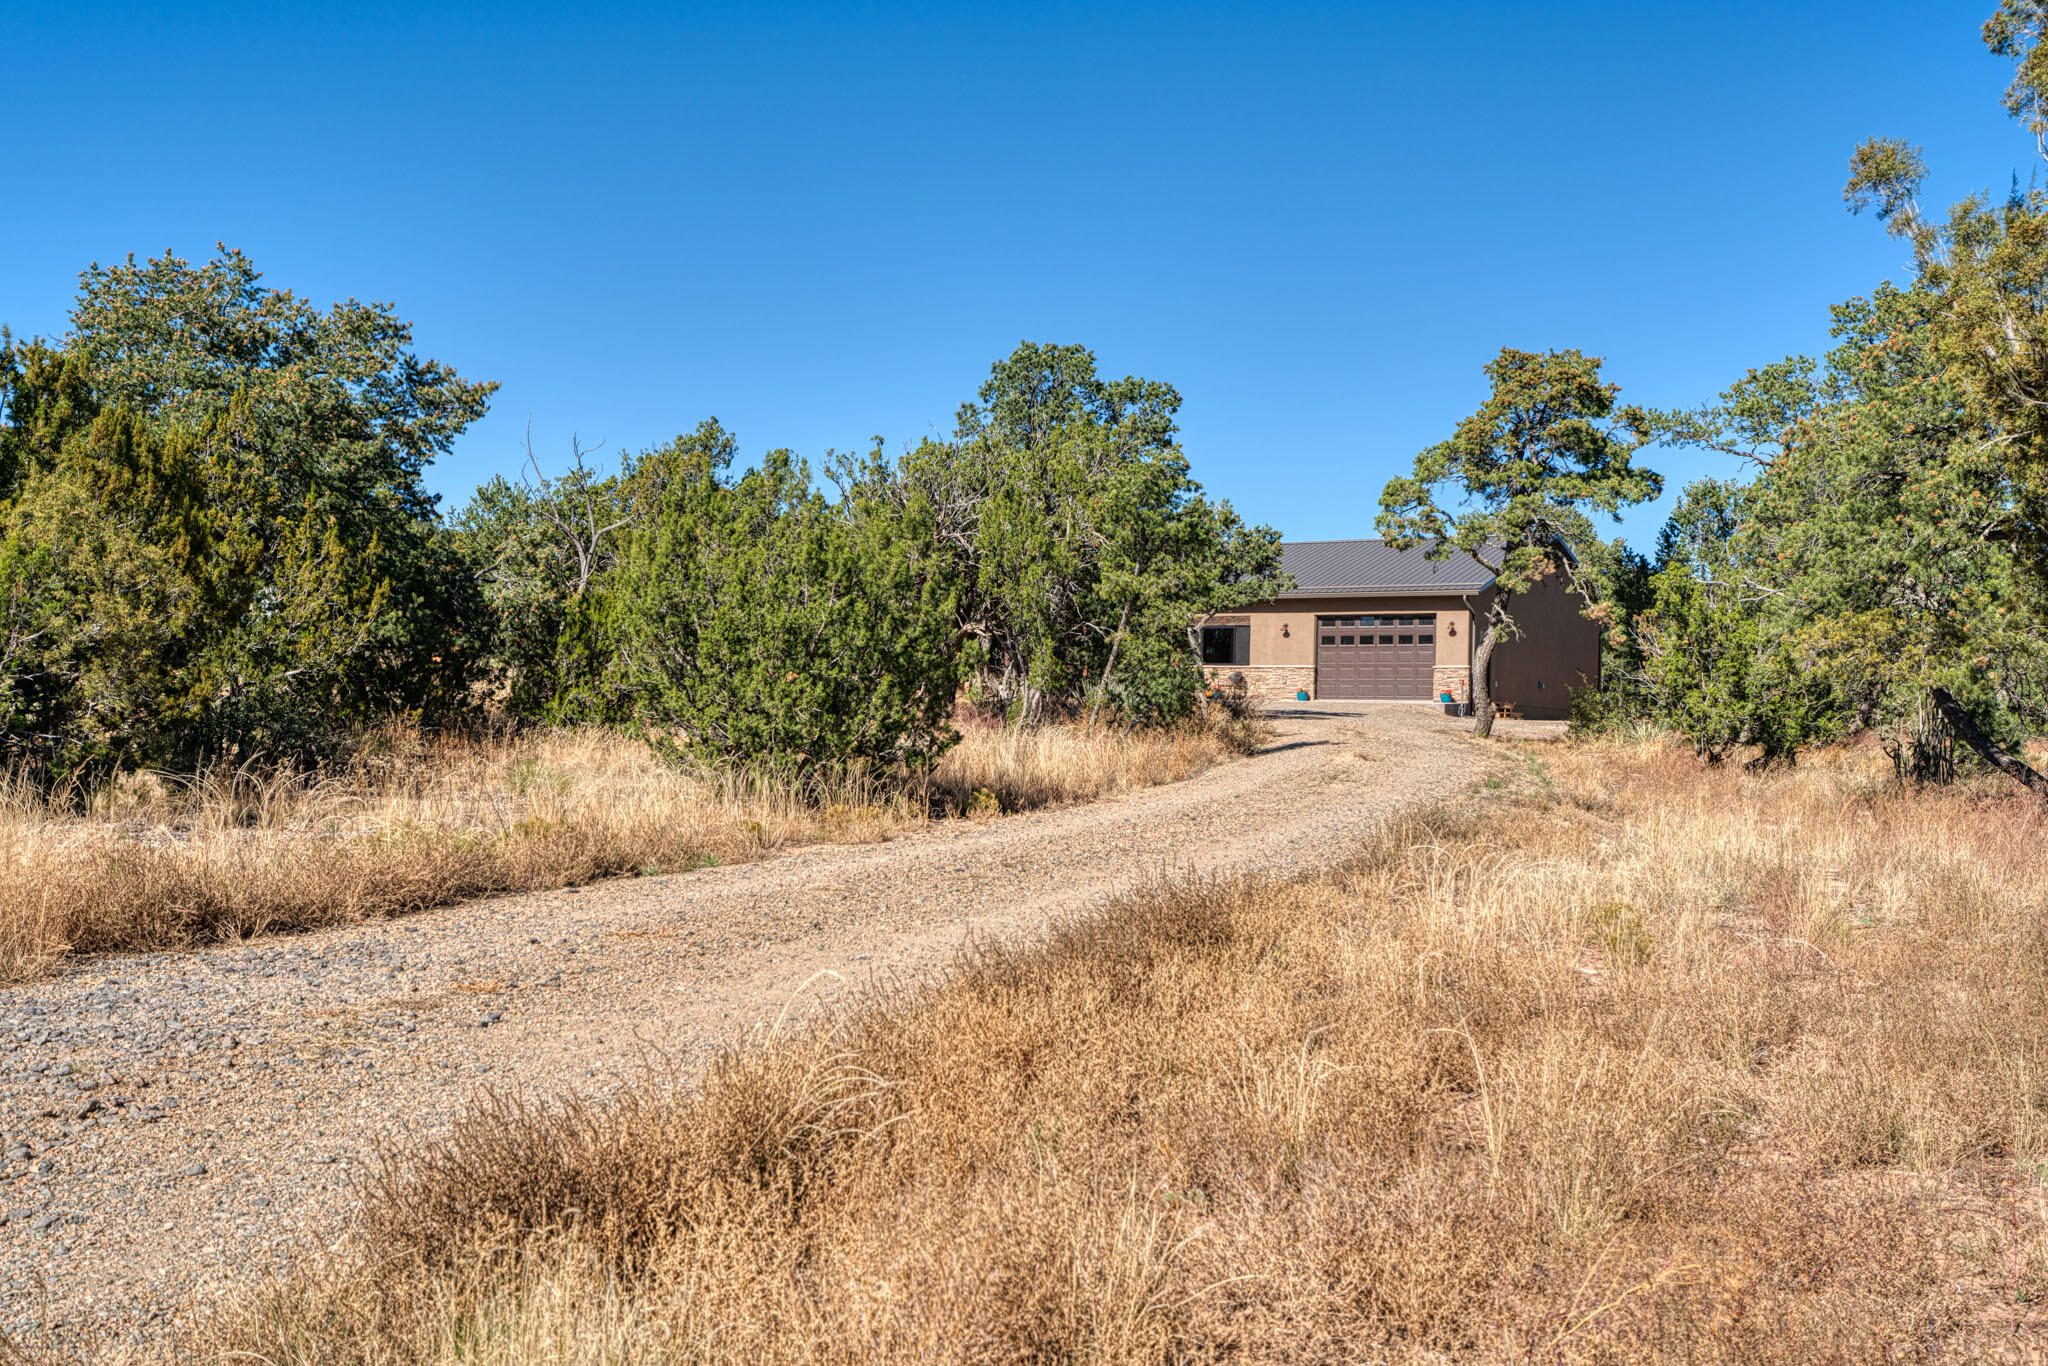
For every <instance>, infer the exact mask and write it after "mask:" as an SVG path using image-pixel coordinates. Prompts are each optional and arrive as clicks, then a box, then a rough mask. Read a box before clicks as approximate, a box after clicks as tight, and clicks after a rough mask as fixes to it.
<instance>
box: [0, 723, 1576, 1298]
mask: <svg viewBox="0 0 2048 1366" xmlns="http://www.w3.org/2000/svg"><path fill="white" fill-rule="evenodd" d="M1468 726H1469V723H1463V722H1453V721H1450V720H1448V719H1446V718H1444V717H1442V716H1440V715H1437V714H1435V713H1433V712H1432V711H1430V710H1429V709H1426V708H1423V707H1418V706H1402V705H1389V704H1380V705H1377V706H1375V705H1372V704H1344V703H1324V704H1314V703H1311V704H1308V705H1306V706H1303V707H1300V708H1294V709H1289V710H1286V711H1282V712H1280V713H1278V714H1277V715H1276V716H1275V718H1274V730H1275V738H1274V740H1273V742H1272V743H1271V744H1270V745H1269V746H1268V747H1267V749H1266V750H1265V751H1264V752H1263V753H1261V754H1259V755H1256V756H1254V757H1253V758H1250V759H1248V760H1245V761H1244V762H1241V763H1233V764H1229V765H1225V766H1223V767H1221V768H1217V769H1214V770H1211V771H1209V772H1207V773H1204V774H1200V775H1198V776H1196V777H1194V778H1191V779H1188V780H1187V781H1185V782H1181V783H1176V784H1173V785H1171V786H1168V787H1160V788H1153V789H1149V790H1147V791H1143V792H1139V793H1134V794H1131V795H1128V796H1123V797H1118V798H1112V799H1109V800H1105V801H1101V802H1097V803H1093V804H1090V805H1087V806H1079V807H1072V808H1068V809H1066V810H1062V811H1054V812H1044V813H1037V814H1029V815H1019V816H1010V817H1005V818H1001V819H998V820H993V821H986V822H979V823H976V822H968V821H949V822H944V823H941V824H938V825H935V826H932V827H928V828H925V829H922V830H919V831H915V832H913V833H911V834H909V835H906V836H902V837H898V838H895V839H891V840H889V841H887V842H885V843H881V844H871V845H857V846H846V845H836V846H813V847H810V848H805V849H799V850H795V851H792V852H789V853H785V854H780V855H777V856H774V857H771V858H767V859H763V860H762V861H760V862H758V863H752V864H745V865H741V866H737V867H731V868H711V869H703V870H700V871H696V872H690V873H678V874H672V875H669V876H665V877H650V878H640V879H629V880H624V881H618V882H612V883H606V884H601V885H598V886H595V887H591V888H586V889H584V890H582V891H580V892H578V891H565V892H542V893H534V894H530V895H523V896H513V897H504V898H499V899H496V900H491V901H480V902H473V903H470V904H467V905H462V906H456V907H451V908H448V909H446V910H441V911H435V912H431V913H428V914H423V915H417V916H412V917H408V918H405V919H399V920H387V921H378V922H375V923H371V924H365V925H359V926H353V927H348V928H342V929H334V930H325V931H320V932H317V933H312V934H305V935H297V936H292V937H289V938H285V937H279V938H270V939H259V940H253V941H250V942H248V943H244V944H235V945H227V946H221V947H217V948H208V949H202V950H196V951H189V952H180V953H168V954H109V955H103V956H97V957H92V958H84V959H79V960H77V961H75V962H74V963H73V964H72V965H71V966H70V968H69V969H68V970H67V971H66V972H65V973H64V975H63V976H61V977H58V978H55V979H52V980H47V981H43V982H37V983H32V984H29V985H26V986H21V987H13V988H7V989H0V1154H4V1156H0V1291H4V1299H0V1327H5V1328H7V1329H9V1330H13V1331H21V1330H34V1329H35V1328H37V1327H38V1326H41V1327H44V1328H54V1329H58V1330H63V1331H66V1332H75V1331H78V1330H81V1329H89V1330H91V1331H94V1332H95V1333H104V1334H110V1335H112V1336H114V1337H116V1338H118V1337H121V1336H125V1335H128V1334H138V1333H139V1334H143V1335H151V1334H153V1333H154V1332H156V1331H158V1330H160V1329H161V1327H162V1326H163V1325H164V1324H165V1323H166V1321H168V1320H170V1319H172V1318H173V1317H174V1316H176V1315H177V1314H179V1313H180V1312H181V1311H182V1310H185V1309H189V1308H190V1307H191V1306H192V1305H194V1304H195V1303H198V1302H201V1301H203V1300H204V1298H205V1297H207V1296H209V1295H211V1294H214V1293H217V1292H218V1291H219V1290H220V1289H221V1288H223V1287H224V1286H227V1285H230V1284H232V1283H233V1282H235V1281H236V1280H238V1279H244V1278H247V1277H249V1276H251V1275H256V1274H260V1273H262V1272H263V1271H265V1270H268V1269H270V1268H273V1267H280V1266H283V1265H285V1264H286V1263H287V1262H288V1261H289V1260H290V1259H291V1258H292V1257H293V1256H294V1255H296V1254H298V1253H300V1252H302V1251H303V1250H304V1249H305V1248H308V1247H312V1246H317V1245H319V1244H321V1243H322V1242H325V1241H331V1240H332V1239H333V1238H335V1237H336V1236H338V1235H339V1234H340V1233H341V1231H342V1230H343V1229H344V1228H345V1226H346V1216H347V1211H348V1209H349V1208H350V1205H351V1202H352V1194H351V1188H352V1185H353V1183H354V1182H356V1181H357V1180H358V1179H359V1177H360V1176H361V1174H362V1173H363V1172H364V1170H365V1164H366V1163H367V1162H368V1161H370V1160H371V1159H372V1158H373V1157H374V1154H375V1152H376V1150H377V1148H378V1147H379V1146H380V1145H384V1144H392V1143H404V1142H406V1141H408V1140H409V1139H410V1138H412V1137H415V1136H418V1135H422V1134H431V1133H433V1132H436V1131H438V1130H440V1129H442V1128H443V1127H444V1126H445V1125H446V1124H447V1122H448V1121H449V1120H450V1119H451V1118H453V1117H454V1116H455V1115H456V1114H457V1113H458V1112H459V1111H460V1110H461V1109H462V1107H463V1106H464V1104H465V1103H466V1102H467V1101H469V1100H470V1099H471V1098H472V1097H474V1095H475V1094H476V1092H477V1090H478V1088H480V1087H500V1088H504V1087H513V1086H518V1087H524V1088H526V1089H528V1090H529V1091H534V1092H539V1093H549V1092H559V1091H562V1090H567V1089H575V1090H579V1091H582V1092H585V1093H603V1092H606V1091H610V1090H613V1089H615V1088H616V1087H617V1086H619V1085H620V1084H622V1083H624V1082H627V1081H629V1080H630V1079H631V1078H632V1077H633V1076H635V1075H636V1074H639V1073H640V1072H642V1071H643V1070H644V1068H645V1067H646V1066H647V1065H648V1064H649V1062H650V1061H653V1060H662V1061H666V1062H669V1063H676V1062H680V1063H682V1064H684V1065H689V1064H690V1063H692V1062H694V1061H696V1060H699V1059H701V1058H702V1057H703V1056H705V1055H706V1054H707V1053H708V1052H709V1051H710V1050H712V1049H714V1048H716V1047H717V1046H718V1045H720V1044H722V1043H725V1042H728V1041H730V1040H732V1039H734V1038H735V1037H742V1036H744V1035H745V1034H746V1033H747V1031H749V1030H751V1029H755V1028H758V1027H761V1026H764V1025H767V1024H771V1023H772V1022H773V1021H774V1020H775V1019H776V1018H777V1016H778V1015H779V1014H780V1013H781V1012H782V1011H783V1010H784V1009H785V1007H787V1006H789V1005H790V1004H791V1003H792V1002H793V1001H795V1002H797V1003H798V1009H810V1008H815V1007H816V1006H817V1005H818V1004H821V1003H824V1002H826V1001H829V1000H830V999H831V998H832V997H833V995H834V994H835V993H838V992H843V991H846V990H848V989H851V988H853V987H855V986H857V985H858V984H860V983H863V982H866V981H868V980H871V979H872V978H874V977H877V976H881V977H906V976H915V975H917V974H920V973H924V972H927V971H929V970H931V969H933V968H934V967H937V966H940V965H942V964H943V963H945V962H946V961H947V959H948V958H949V957H950V956H951V955H952V954H953V953H954V952H955V951H956V950H957V949H958V947H959V946H960V944H961V943H962V941H963V940H964V939H966V938H967V937H969V936H970V935H974V936H982V937H998V936H1007V935H1014V934H1019V933H1029V932H1031V931H1034V930H1037V929H1040V928H1042V927H1044V926H1045V925H1046V924H1047V923H1048V921H1050V920H1052V919H1054V918H1056V917H1058V916H1060V915H1063V914H1067V913H1072V912H1075V911H1082V910H1086V909H1088V908H1090V907H1093V906H1098V905H1100V904H1102V903H1103V902H1104V901H1106V900H1108V899H1110V898H1111V897H1113V896H1115V895H1117V894H1118V893H1121V892H1124V891H1126V890H1128V889H1130V888H1131V887H1133V886H1134V885H1137V884H1141V883H1143V882H1145V881H1147V880H1150V879H1154V878H1158V877H1161V876H1173V875H1180V874H1186V873H1191V872H1200V873H1212V872H1228V871H1234V870H1277V871H1289V872H1291V871H1297V870H1308V869H1311V868H1315V867H1319V866H1322V865H1325V864H1329V863H1333V862H1336V861H1338V860H1341V859H1342V858H1343V857H1345V856H1346V855H1347V854H1348V853H1349V852H1350V851H1352V850H1354V849H1355V848H1356V847H1357V846H1358V845H1359V843H1360V841H1361V840H1362V839H1363V838H1364V837H1366V836H1367V835H1368V834H1369V833H1370V832H1371V831H1372V829H1373V828H1374V827H1375V826H1377V825H1378V824H1379V823H1380V822H1381V821H1383V820H1384V819H1386V817H1387V816H1388V815H1389V814H1391V813H1393V812H1395V811H1398V810H1400V809H1402V808H1405V807H1408V806H1412V805H1415V804H1418V803H1424V802H1428V801H1431V800H1434V799H1439V798H1443V797H1448V796H1452V795H1455V794H1457V793H1460V792H1462V791H1465V790H1468V789H1469V788H1470V787H1471V785H1472V784H1473V783H1474V782H1475V781H1476V780H1478V779H1479V778H1480V777H1482V776H1484V775H1485V774H1486V773H1488V772H1490V771H1492V770H1493V768H1494V767H1495V766H1496V765H1498V764H1499V763H1500V762H1501V761H1500V759H1499V758H1498V757H1497V756H1498V755H1499V751H1498V750H1497V749H1492V748H1490V747H1488V746H1484V745H1481V744H1479V743H1478V742H1475V741H1473V740H1471V739H1470V738H1469V735H1468V734H1467V728H1468ZM1503 729H1504V730H1506V731H1508V732H1510V733H1516V732H1519V733H1522V734H1529V735H1535V734H1546V733H1551V732H1554V730H1555V729H1556V728H1555V727H1544V726H1542V725H1540V724H1538V723H1519V724H1516V723H1510V724H1509V725H1507V726H1505V727H1503ZM821 974H822V975H821ZM835 974H836V975H835Z"/></svg>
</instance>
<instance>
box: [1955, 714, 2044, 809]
mask: <svg viewBox="0 0 2048 1366" xmlns="http://www.w3.org/2000/svg"><path fill="white" fill-rule="evenodd" d="M1934 705H1935V706H1937V707H1939V708H1941V714H1942V717H1943V718H1944V719H1945V720H1947V722H1948V724H1949V729H1951V730H1953V731H1954V732H1955V733H1956V734H1957V735H1958V736H1960V737H1961V738H1962V741H1963V743H1964V744H1966V745H1968V746H1969V747H1970V748H1971V749H1974V750H1976V751H1977V753H1978V754H1979V755H1980V756H1982V757H1983V760H1984V762H1985V763H1987V764H1989V765H1991V766H1992V767H1993V768H1995V769H1997V770H1998V771H1999V772H2001V773H2004V774H2005V775H2006V776H2008V777H2010V778H2012V779H2014V780H2015V781H2017V782H2018V783H2020V784H2021V785H2022V786H2024V787H2026V788H2027V789H2029V790H2030V791H2032V792H2033V794H2034V795H2035V796H2037V797H2040V798H2042V799H2043V800H2048V778H2044V777H2042V776H2041V775H2040V774H2038V773H2036V772H2035V771H2034V770H2033V769H2031V768H2029V767H2027V765H2026V764H2025V763H2024V762H2023V761H2022V760H2020V759H2018V758H2016V757H2014V756H2013V755H2010V754H2007V753H2006V752H2005V751H2004V750H2002V749H2000V748H1999V747H1998V746H1997V745H1995V744H1993V743H1992V740H1991V737H1990V736H1988V735H1986V734H1985V733H1984V732H1983V731H1981V730H1978V729H1977V723H1976V722H1975V721H1972V720H1971V719H1970V714H1969V713H1968V712H1966V711H1964V710H1963V708H1962V704H1961V703H1959V702H1957V701H1956V699H1955V694H1954V693H1951V692H1950V691H1949V690H1948V689H1947V688H1936V689H1935V690H1934Z"/></svg>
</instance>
